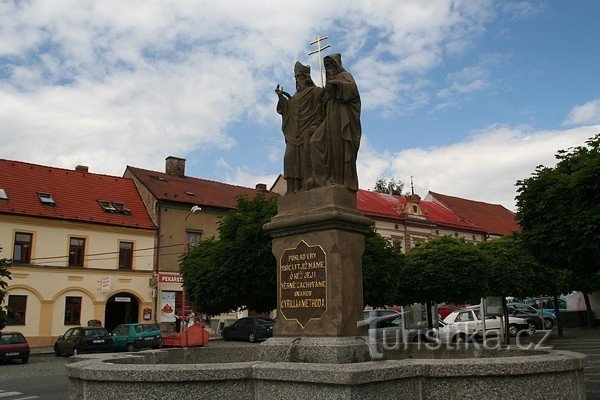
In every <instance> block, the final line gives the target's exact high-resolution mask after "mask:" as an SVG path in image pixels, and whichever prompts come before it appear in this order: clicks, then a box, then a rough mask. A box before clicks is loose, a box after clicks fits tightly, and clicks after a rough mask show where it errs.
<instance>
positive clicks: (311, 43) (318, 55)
mask: <svg viewBox="0 0 600 400" xmlns="http://www.w3.org/2000/svg"><path fill="white" fill-rule="evenodd" d="M325 39H327V36H323V37H321V36H319V35H317V38H316V39H315V40H313V41H312V42H310V45H311V46H312V45H315V44H316V45H317V49H316V50H315V51H311V52H310V53H308V55H309V56H312V55H313V54H317V57H319V75H321V87H325V81H324V79H323V58H322V57H321V52H322V51H323V50H325V49H328V48H330V47H331V45H330V44H328V45H326V46H323V47H321V41H322V40H325Z"/></svg>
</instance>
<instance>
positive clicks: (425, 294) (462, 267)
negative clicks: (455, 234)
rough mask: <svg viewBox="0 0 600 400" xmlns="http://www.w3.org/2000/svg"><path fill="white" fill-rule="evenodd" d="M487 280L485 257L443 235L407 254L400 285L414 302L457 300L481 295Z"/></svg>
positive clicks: (475, 250)
mask: <svg viewBox="0 0 600 400" xmlns="http://www.w3.org/2000/svg"><path fill="white" fill-rule="evenodd" d="M487 282H488V279H487V271H486V267H485V260H484V258H483V255H482V254H481V253H480V252H479V250H478V249H477V247H476V246H475V245H473V244H471V243H467V242H465V241H464V240H463V239H454V238H452V237H450V236H442V237H438V238H434V239H432V240H431V241H429V242H427V243H424V244H422V245H420V246H419V247H415V248H414V249H412V250H411V251H409V252H408V253H407V254H406V267H405V268H404V271H403V273H402V282H401V283H400V286H401V290H402V291H403V292H404V293H406V295H407V296H409V297H410V298H411V299H412V301H414V302H419V303H425V302H428V301H433V302H436V303H442V302H452V303H460V302H463V301H465V300H468V299H473V298H480V297H484V296H485V295H486V294H487Z"/></svg>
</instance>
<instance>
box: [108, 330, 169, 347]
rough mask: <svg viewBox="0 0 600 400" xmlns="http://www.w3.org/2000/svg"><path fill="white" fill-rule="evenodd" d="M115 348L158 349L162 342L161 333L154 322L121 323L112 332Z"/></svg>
mask: <svg viewBox="0 0 600 400" xmlns="http://www.w3.org/2000/svg"><path fill="white" fill-rule="evenodd" d="M112 339H113V345H114V348H115V350H127V351H134V350H136V349H143V348H145V347H151V348H153V349H158V348H159V347H160V344H161V343H162V335H161V333H160V329H158V326H156V325H154V324H122V325H119V326H117V327H116V328H115V329H114V330H113V332H112Z"/></svg>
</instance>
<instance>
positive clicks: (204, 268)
mask: <svg viewBox="0 0 600 400" xmlns="http://www.w3.org/2000/svg"><path fill="white" fill-rule="evenodd" d="M276 204H277V203H276V199H275V198H267V197H266V196H265V195H264V194H258V195H256V196H255V197H253V198H252V199H249V198H247V197H240V198H239V199H238V202H237V208H236V209H235V210H233V211H231V212H230V213H229V214H227V215H226V216H225V217H224V218H223V220H222V221H221V225H220V226H219V239H214V238H211V239H209V240H205V241H201V242H200V244H199V245H198V246H196V247H194V248H192V249H191V250H190V251H189V252H188V253H187V254H185V255H184V256H183V257H182V258H181V260H180V268H181V273H182V274H183V276H184V282H185V283H184V284H185V287H186V290H187V292H188V295H189V298H190V300H191V301H192V303H193V304H194V305H195V306H196V307H198V309H199V310H201V311H202V312H204V313H206V314H208V315H216V314H220V313H223V312H228V311H231V310H235V309H237V308H241V307H246V308H248V309H250V310H254V311H257V312H266V311H270V310H272V309H274V308H275V303H276V283H275V280H276V261H275V257H273V253H272V252H271V238H270V236H269V235H268V234H266V233H265V232H264V231H263V230H262V226H263V225H264V224H265V223H267V222H269V221H270V220H271V218H272V217H273V216H274V215H275V213H276V210H277V206H276Z"/></svg>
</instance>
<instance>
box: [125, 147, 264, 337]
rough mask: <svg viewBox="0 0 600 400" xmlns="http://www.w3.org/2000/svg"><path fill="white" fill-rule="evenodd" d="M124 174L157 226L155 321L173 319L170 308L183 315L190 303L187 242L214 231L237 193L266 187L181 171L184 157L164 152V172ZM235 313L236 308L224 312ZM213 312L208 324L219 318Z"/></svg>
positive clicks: (131, 171)
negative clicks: (184, 271) (182, 266)
mask: <svg viewBox="0 0 600 400" xmlns="http://www.w3.org/2000/svg"><path fill="white" fill-rule="evenodd" d="M124 176H125V177H126V178H131V179H133V181H134V182H135V185H136V186H137V189H138V191H139V193H140V195H141V197H142V199H143V201H144V204H145V206H146V209H147V210H148V214H149V215H150V216H151V218H152V220H153V221H154V224H156V226H157V227H158V235H157V240H156V248H157V253H156V265H155V274H154V277H153V280H152V282H151V284H152V287H151V289H152V290H154V291H155V293H156V299H155V304H154V309H155V310H157V313H156V315H157V322H159V323H162V324H164V323H172V322H174V313H177V315H187V314H188V313H189V312H190V311H191V305H190V304H189V302H187V301H186V297H185V295H184V292H183V278H182V276H181V275H180V274H179V257H180V256H181V254H182V253H183V252H184V251H185V250H186V248H187V247H188V246H193V245H194V244H196V243H198V242H199V241H200V240H204V239H207V238H209V237H212V236H215V237H218V226H219V222H220V220H221V217H222V216H224V215H225V214H227V213H228V212H229V211H230V210H232V209H234V208H235V207H236V204H237V198H238V196H243V195H247V196H250V197H252V196H254V195H256V194H257V193H258V192H259V191H264V190H266V185H262V184H259V185H257V187H256V189H251V188H247V187H242V186H235V185H229V184H226V183H222V182H216V181H211V180H207V179H199V178H194V177H191V176H186V175H185V159H182V158H177V157H167V159H166V164H165V172H158V171H150V170H146V169H141V168H135V167H131V166H128V167H127V169H126V171H125V174H124ZM222 318H227V319H235V318H237V315H236V313H232V314H231V315H227V316H222ZM219 319H220V318H215V320H214V321H213V324H211V327H212V328H213V330H214V328H215V327H214V326H212V325H214V324H218V321H219Z"/></svg>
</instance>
